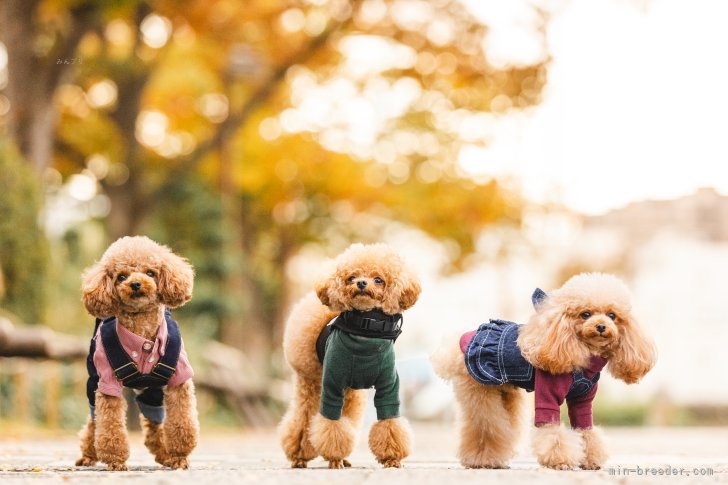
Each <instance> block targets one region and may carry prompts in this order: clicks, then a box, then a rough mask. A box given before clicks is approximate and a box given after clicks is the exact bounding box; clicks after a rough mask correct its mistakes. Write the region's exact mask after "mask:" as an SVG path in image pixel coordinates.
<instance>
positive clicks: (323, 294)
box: [280, 243, 420, 468]
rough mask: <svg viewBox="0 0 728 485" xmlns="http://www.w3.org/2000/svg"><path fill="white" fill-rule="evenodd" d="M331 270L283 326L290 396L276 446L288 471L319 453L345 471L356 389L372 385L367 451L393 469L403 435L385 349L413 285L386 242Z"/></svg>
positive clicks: (402, 452) (406, 436) (405, 449)
mask: <svg viewBox="0 0 728 485" xmlns="http://www.w3.org/2000/svg"><path fill="white" fill-rule="evenodd" d="M335 265H336V269H335V271H334V273H333V274H332V275H330V276H329V277H328V278H326V279H325V280H324V281H322V282H321V283H319V284H318V285H317V287H316V293H315V294H314V293H313V292H311V293H310V294H309V295H307V296H305V297H304V298H303V299H302V300H301V301H300V302H298V304H297V305H296V306H295V307H294V308H293V310H292V312H291V314H290V316H289V318H288V321H287V322H286V328H285V333H284V337H283V350H284V353H285V357H286V360H287V362H288V364H289V365H290V366H291V368H292V369H293V371H294V373H295V395H294V397H293V400H292V402H291V403H290V406H289V408H288V412H287V413H286V415H285V416H284V418H283V420H282V422H281V424H280V435H281V445H282V447H283V451H284V452H285V454H286V457H287V458H288V459H289V460H290V462H291V466H292V467H293V468H305V467H306V466H307V463H308V462H309V461H310V460H312V459H314V458H316V457H317V456H319V455H320V456H322V457H323V458H324V459H325V460H327V461H328V462H329V468H343V467H345V466H351V464H350V463H349V462H348V460H347V457H348V456H349V455H350V454H351V452H352V450H353V448H354V444H355V441H356V434H357V430H358V428H359V427H360V426H361V421H362V415H363V412H364V406H365V397H366V395H365V391H364V389H368V388H371V387H374V389H375V390H376V391H375V395H374V405H375V407H376V409H377V419H378V421H377V422H376V423H375V424H374V425H373V426H372V429H371V431H370V433H369V448H370V449H371V451H372V453H373V454H374V456H375V457H376V459H377V461H378V462H379V463H380V464H382V465H384V467H400V466H401V461H402V460H403V459H404V458H406V457H407V456H408V455H409V453H410V448H411V432H410V429H409V424H408V423H407V421H406V420H405V418H403V417H401V416H400V413H399V377H398V375H397V371H396V369H395V367H394V350H393V348H394V341H395V340H396V338H397V336H398V335H399V334H400V332H401V326H402V315H401V313H402V312H403V311H404V310H406V309H408V308H410V307H411V306H412V305H414V304H415V302H416V301H417V298H418V296H419V294H420V285H419V282H418V280H417V277H416V276H415V275H414V273H413V272H412V271H411V270H410V269H409V268H408V267H407V266H406V265H405V263H404V261H403V260H402V258H401V257H400V256H399V255H398V254H397V253H396V252H395V251H394V250H393V249H392V248H390V247H389V246H387V245H386V244H381V243H380V244H372V245H362V244H354V245H352V246H350V247H349V248H348V249H347V250H346V251H344V252H343V253H342V254H340V255H339V256H338V257H337V258H336V261H335Z"/></svg>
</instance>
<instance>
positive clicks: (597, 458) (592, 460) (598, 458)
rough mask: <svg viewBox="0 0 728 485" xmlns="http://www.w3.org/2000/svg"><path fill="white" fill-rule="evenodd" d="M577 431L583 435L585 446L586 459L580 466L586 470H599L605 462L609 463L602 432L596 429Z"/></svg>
mask: <svg viewBox="0 0 728 485" xmlns="http://www.w3.org/2000/svg"><path fill="white" fill-rule="evenodd" d="M577 431H578V432H579V434H580V435H581V439H582V444H583V446H584V459H583V460H582V461H581V463H580V464H579V466H581V468H583V469H584V470H599V469H600V468H601V467H602V465H603V464H604V462H605V461H607V458H609V453H607V446H606V444H605V443H604V434H603V433H602V430H601V429H599V428H597V427H594V428H591V429H580V430H577Z"/></svg>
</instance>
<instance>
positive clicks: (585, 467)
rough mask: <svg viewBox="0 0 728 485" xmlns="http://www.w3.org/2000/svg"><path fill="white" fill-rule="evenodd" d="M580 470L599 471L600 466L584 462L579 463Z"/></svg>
mask: <svg viewBox="0 0 728 485" xmlns="http://www.w3.org/2000/svg"><path fill="white" fill-rule="evenodd" d="M580 466H581V469H582V470H601V469H602V464H601V463H597V462H596V461H589V460H587V461H585V462H584V463H581V465H580Z"/></svg>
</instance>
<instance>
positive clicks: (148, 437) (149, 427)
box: [139, 414, 169, 465]
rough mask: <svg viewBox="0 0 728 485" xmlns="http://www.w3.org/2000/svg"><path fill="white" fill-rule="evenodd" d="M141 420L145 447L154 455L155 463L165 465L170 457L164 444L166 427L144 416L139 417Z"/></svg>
mask: <svg viewBox="0 0 728 485" xmlns="http://www.w3.org/2000/svg"><path fill="white" fill-rule="evenodd" d="M139 420H140V422H141V423H142V432H143V433H144V446H146V447H147V449H148V450H149V452H150V453H151V454H152V455H154V461H156V462H157V463H159V464H160V465H165V464H166V462H167V461H168V460H169V457H168V455H167V448H166V447H165V443H164V425H163V424H162V423H155V422H154V421H150V420H148V419H147V418H145V417H144V415H143V414H140V415H139Z"/></svg>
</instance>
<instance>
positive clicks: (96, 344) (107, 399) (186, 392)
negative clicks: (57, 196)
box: [76, 236, 199, 470]
mask: <svg viewBox="0 0 728 485" xmlns="http://www.w3.org/2000/svg"><path fill="white" fill-rule="evenodd" d="M193 276H194V274H193V269H192V266H190V264H189V263H188V262H187V261H186V260H185V259H183V258H181V257H179V256H177V255H175V254H174V253H172V251H170V250H169V249H168V248H167V247H165V246H161V245H159V244H157V243H155V242H154V241H152V240H151V239H149V238H146V237H143V236H136V237H123V238H121V239H118V240H117V241H116V242H114V243H113V244H112V245H111V246H109V248H108V249H107V250H106V252H105V253H104V254H103V256H102V257H101V260H100V261H99V262H97V263H96V264H94V265H93V266H91V267H90V268H88V269H87V270H86V272H85V273H84V275H83V284H82V291H83V303H84V305H85V307H86V310H88V312H89V313H90V314H91V315H93V316H95V317H96V329H95V331H94V337H93V339H92V340H91V348H90V350H89V356H88V359H87V367H88V371H89V379H88V383H87V396H88V400H89V406H90V409H91V415H90V417H89V419H88V421H87V423H86V425H85V426H84V428H83V429H82V430H81V433H80V437H81V453H82V456H81V458H79V460H78V461H77V462H76V465H77V466H93V465H95V464H96V462H97V461H99V460H100V461H101V462H103V463H105V464H106V465H107V467H108V469H109V470H126V469H127V466H126V460H127V459H128V458H129V438H128V436H127V432H126V401H125V399H124V397H123V396H122V388H123V387H131V388H132V389H134V392H135V393H136V402H137V404H138V406H139V409H140V411H141V422H142V427H143V430H144V444H145V445H146V446H147V448H148V449H149V451H150V452H151V453H152V454H153V455H154V458H155V460H156V461H157V463H160V464H161V465H164V466H168V467H170V468H175V469H177V468H188V466H189V462H188V458H187V457H188V456H189V454H190V453H191V452H192V450H193V449H194V448H195V446H196V445H197V436H198V432H199V424H198V421H197V404H196V398H195V389H194V385H193V384H192V379H191V378H192V375H193V372H192V367H191V366H190V364H189V361H188V359H187V353H186V352H185V348H184V344H183V342H182V339H181V337H180V333H179V327H178V326H177V323H176V322H175V321H174V320H172V318H171V315H170V312H169V309H170V308H177V307H179V306H182V305H184V304H185V303H186V302H187V301H189V300H190V298H191V297H192V283H193Z"/></svg>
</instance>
